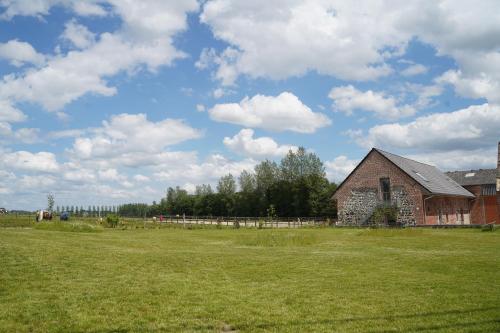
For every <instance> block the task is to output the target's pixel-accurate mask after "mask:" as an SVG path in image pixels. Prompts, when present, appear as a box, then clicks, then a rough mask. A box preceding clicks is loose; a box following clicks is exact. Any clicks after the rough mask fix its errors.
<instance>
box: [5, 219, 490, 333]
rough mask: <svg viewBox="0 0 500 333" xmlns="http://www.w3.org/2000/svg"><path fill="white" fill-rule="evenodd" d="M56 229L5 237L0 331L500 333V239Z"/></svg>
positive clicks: (399, 233) (426, 233) (469, 234)
mask: <svg viewBox="0 0 500 333" xmlns="http://www.w3.org/2000/svg"><path fill="white" fill-rule="evenodd" d="M58 228H59V227H54V228H52V227H45V229H43V230H42V229H33V228H32V227H31V226H30V225H26V226H25V227H24V228H0V332H219V331H220V330H221V329H223V328H225V329H226V330H229V329H230V328H231V329H234V330H238V331H239V332H403V331H406V332H408V331H412V332H499V331H500V232H499V231H495V232H481V231H480V230H477V229H475V230H427V229H426V230H421V229H418V230H414V229H407V230H381V229H379V230H363V229H330V228H328V229H326V228H325V229H293V230H288V229H284V230H256V229H239V230H234V229H227V230H218V229H215V228H211V229H203V230H200V229H196V230H186V229H181V228H165V229H159V230H157V229H152V230H143V229H141V230H111V229H104V228H98V229H96V228H94V227H91V228H82V227H74V228H73V227H72V228H70V229H60V230H66V231H57V230H59V229H58ZM67 231H77V232H67ZM224 326H225V327H224Z"/></svg>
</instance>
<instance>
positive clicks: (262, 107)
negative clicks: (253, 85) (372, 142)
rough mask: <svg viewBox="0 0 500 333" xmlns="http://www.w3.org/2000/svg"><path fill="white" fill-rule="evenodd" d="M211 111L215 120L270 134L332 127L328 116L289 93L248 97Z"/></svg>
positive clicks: (311, 130) (312, 131)
mask: <svg viewBox="0 0 500 333" xmlns="http://www.w3.org/2000/svg"><path fill="white" fill-rule="evenodd" d="M208 112H209V114H210V117H211V118H212V119H213V120H215V121H219V122H228V123H232V124H238V125H242V126H247V127H254V128H263V129H266V130H271V131H287V130H288V131H293V132H299V133H314V132H315V131H316V130H318V129H319V128H321V127H325V126H328V125H330V124H331V120H330V119H329V118H328V117H327V116H325V115H324V114H322V113H315V112H313V111H312V110H311V109H310V108H309V107H308V106H307V105H305V104H304V103H302V102H301V101H300V100H299V99H298V98H297V96H295V95H294V94H292V93H289V92H283V93H281V94H280V95H278V96H276V97H274V96H264V95H255V96H254V97H252V98H248V97H245V98H244V99H243V100H241V101H240V103H229V104H216V105H215V106H214V107H213V108H211V109H210V110H209V111H208Z"/></svg>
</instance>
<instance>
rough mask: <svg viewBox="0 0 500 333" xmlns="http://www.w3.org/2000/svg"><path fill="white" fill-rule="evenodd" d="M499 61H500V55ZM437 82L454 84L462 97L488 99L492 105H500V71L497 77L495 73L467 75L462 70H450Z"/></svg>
mask: <svg viewBox="0 0 500 333" xmlns="http://www.w3.org/2000/svg"><path fill="white" fill-rule="evenodd" d="M497 61H500V55H499V57H498V59H497ZM437 82H438V83H448V84H452V85H453V86H454V87H455V91H456V92H457V93H458V94H459V95H460V96H463V97H469V98H486V99H487V100H488V101H490V102H492V103H500V93H499V91H500V71H499V73H498V77H495V73H485V72H479V73H477V74H473V75H465V74H464V73H463V72H462V71H460V70H449V71H447V72H446V73H444V74H443V75H441V76H440V77H439V78H438V79H437Z"/></svg>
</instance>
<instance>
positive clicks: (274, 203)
mask: <svg viewBox="0 0 500 333" xmlns="http://www.w3.org/2000/svg"><path fill="white" fill-rule="evenodd" d="M237 185H239V187H238V186H237ZM336 187H337V185H336V184H335V183H331V182H329V181H328V179H327V178H326V174H325V168H324V165H323V162H321V160H320V159H319V157H318V156H316V154H314V153H312V152H307V151H306V150H305V149H304V148H299V149H298V150H297V151H296V152H293V151H289V152H288V154H287V155H286V156H285V157H284V158H283V159H282V160H281V161H280V162H279V163H276V162H274V161H270V160H265V161H263V162H261V163H259V164H258V165H256V166H255V168H254V170H252V171H243V172H242V173H241V175H240V176H239V177H238V178H235V177H234V176H233V175H231V174H227V175H225V176H223V177H221V178H220V179H219V181H218V183H217V186H216V189H215V191H214V190H213V189H212V187H211V186H210V185H208V184H202V185H198V186H196V191H195V193H194V194H189V193H188V192H187V191H186V190H184V189H182V188H180V187H175V188H172V187H169V188H168V190H167V193H166V197H164V198H162V199H161V200H160V202H158V203H157V202H153V204H152V205H147V204H125V205H121V206H120V207H119V209H118V213H119V214H120V215H122V216H158V215H181V216H182V215H183V214H185V215H186V216H193V215H194V216H241V217H243V216H244V217H259V216H281V217H293V216H304V217H306V216H318V217H324V216H329V217H335V216H336V213H337V212H336V208H335V206H334V205H333V203H332V200H331V197H332V195H333V192H334V191H335V189H336ZM238 188H239V189H238ZM237 189H238V190H237Z"/></svg>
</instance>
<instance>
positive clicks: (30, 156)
mask: <svg viewBox="0 0 500 333" xmlns="http://www.w3.org/2000/svg"><path fill="white" fill-rule="evenodd" d="M0 165H1V166H2V167H4V168H7V169H14V170H25V171H34V172H57V171H59V169H60V165H59V163H58V162H57V160H56V156H55V155H54V154H53V153H49V152H39V153H30V152H28V151H16V152H11V153H3V154H2V159H1V161H0Z"/></svg>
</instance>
